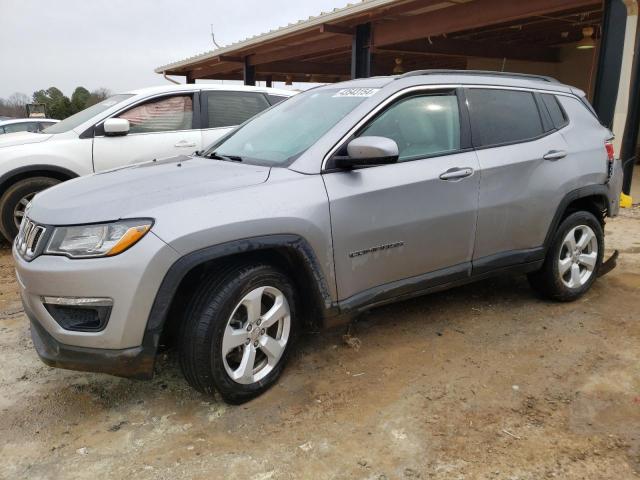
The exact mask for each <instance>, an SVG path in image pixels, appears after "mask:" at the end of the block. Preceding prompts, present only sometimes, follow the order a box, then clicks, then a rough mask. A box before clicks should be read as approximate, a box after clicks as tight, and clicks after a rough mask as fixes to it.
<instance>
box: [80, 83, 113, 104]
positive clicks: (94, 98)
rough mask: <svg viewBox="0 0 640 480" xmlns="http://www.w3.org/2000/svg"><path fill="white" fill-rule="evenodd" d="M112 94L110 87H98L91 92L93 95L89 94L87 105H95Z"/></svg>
mask: <svg viewBox="0 0 640 480" xmlns="http://www.w3.org/2000/svg"><path fill="white" fill-rule="evenodd" d="M110 96H111V90H109V89H108V88H104V87H101V88H97V89H95V90H94V91H92V92H91V95H90V96H89V100H87V104H86V105H87V107H90V106H91V105H95V104H96V103H100V102H101V101H103V100H104V99H105V98H107V97H110Z"/></svg>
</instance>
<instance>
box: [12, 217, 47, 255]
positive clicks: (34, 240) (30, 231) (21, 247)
mask: <svg viewBox="0 0 640 480" xmlns="http://www.w3.org/2000/svg"><path fill="white" fill-rule="evenodd" d="M45 231H46V229H45V227H43V226H41V225H38V224H37V223H34V222H32V221H31V220H29V219H28V218H26V217H25V218H24V220H23V221H22V223H21V224H20V231H19V232H18V236H17V237H16V249H17V250H18V253H19V254H20V255H21V256H22V257H23V258H24V259H25V260H33V258H35V256H36V255H37V254H38V253H39V252H40V250H39V249H38V247H39V246H40V242H41V241H42V239H43V238H44V233H45Z"/></svg>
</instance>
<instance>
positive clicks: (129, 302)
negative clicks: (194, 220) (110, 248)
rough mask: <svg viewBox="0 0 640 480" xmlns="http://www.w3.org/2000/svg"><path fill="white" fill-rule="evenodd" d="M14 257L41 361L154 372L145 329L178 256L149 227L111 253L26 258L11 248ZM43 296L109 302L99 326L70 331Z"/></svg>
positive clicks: (126, 373)
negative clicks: (134, 240) (104, 321)
mask: <svg viewBox="0 0 640 480" xmlns="http://www.w3.org/2000/svg"><path fill="white" fill-rule="evenodd" d="M13 257H14V262H15V266H16V277H17V279H18V284H19V286H20V293H21V297H22V303H23V305H24V310H25V313H26V314H27V316H28V317H29V319H30V320H31V325H32V328H31V332H32V338H33V342H34V346H35V348H36V350H37V352H38V355H39V356H40V357H41V358H42V360H43V361H44V363H46V364H47V365H51V366H55V367H61V368H67V369H72V370H83V371H93V372H104V373H110V374H112V375H118V376H123V377H133V378H149V377H150V376H151V375H152V373H153V363H154V359H155V353H156V352H155V349H156V344H154V343H152V342H147V343H145V341H144V339H145V338H146V337H145V332H146V328H147V323H148V318H149V313H150V311H151V306H152V304H153V302H154V299H155V296H156V294H157V292H158V289H159V287H160V284H161V282H162V279H163V278H164V276H165V274H166V272H167V270H168V269H169V267H170V266H171V265H172V264H173V263H174V262H175V261H176V260H177V258H178V255H177V253H176V252H175V250H173V249H172V248H171V247H169V246H168V245H167V244H166V243H164V242H163V241H162V240H160V239H159V238H158V237H156V236H155V235H154V234H153V233H149V234H147V235H146V236H145V237H144V238H143V239H142V240H140V242H138V243H137V244H136V245H135V246H134V247H133V248H131V249H129V250H127V251H126V252H124V253H122V254H120V255H117V256H114V257H108V258H95V259H78V260H72V259H69V258H66V257H62V256H51V255H41V256H39V257H37V258H35V259H34V260H32V261H30V262H27V261H25V260H24V259H23V258H22V257H21V256H20V255H19V254H18V253H17V252H16V250H15V248H14V250H13ZM44 297H81V298H86V297H106V298H109V299H112V300H113V308H112V310H111V314H110V316H109V319H108V322H107V324H106V326H105V327H104V328H103V329H101V330H99V331H74V330H68V329H65V328H63V327H62V326H61V324H60V323H58V322H57V321H56V320H55V319H54V318H53V317H52V315H51V314H50V313H49V311H47V308H46V307H45V305H44V303H43V298H44Z"/></svg>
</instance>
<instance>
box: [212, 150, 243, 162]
mask: <svg viewBox="0 0 640 480" xmlns="http://www.w3.org/2000/svg"><path fill="white" fill-rule="evenodd" d="M205 156H206V157H207V158H212V159H214V160H224V161H226V162H241V161H242V157H239V156H238V155H221V154H219V153H216V152H211V153H210V154H208V155H205Z"/></svg>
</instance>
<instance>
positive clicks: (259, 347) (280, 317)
mask: <svg viewBox="0 0 640 480" xmlns="http://www.w3.org/2000/svg"><path fill="white" fill-rule="evenodd" d="M290 331H291V310H290V308H289V303H288V302H287V298H286V297H285V295H284V294H283V293H282V292H281V291H280V290H279V289H277V288H275V287H271V286H264V287H258V288H255V289H253V290H251V291H250V292H249V293H247V294H246V295H245V296H244V297H243V298H242V300H240V302H238V304H237V305H236V307H235V308H234V310H233V313H232V314H231V317H230V318H229V320H228V321H227V325H226V327H225V330H224V334H223V338H222V360H223V363H224V368H225V370H226V371H227V374H228V375H229V377H231V379H233V380H234V381H235V382H237V383H242V384H251V383H255V382H258V381H260V380H262V379H263V378H264V377H266V376H267V375H268V374H269V373H270V372H271V371H272V370H273V369H274V367H275V366H276V365H277V364H278V362H279V361H280V359H281V358H282V355H283V354H284V351H285V348H286V346H287V342H288V341H289V334H290Z"/></svg>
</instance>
